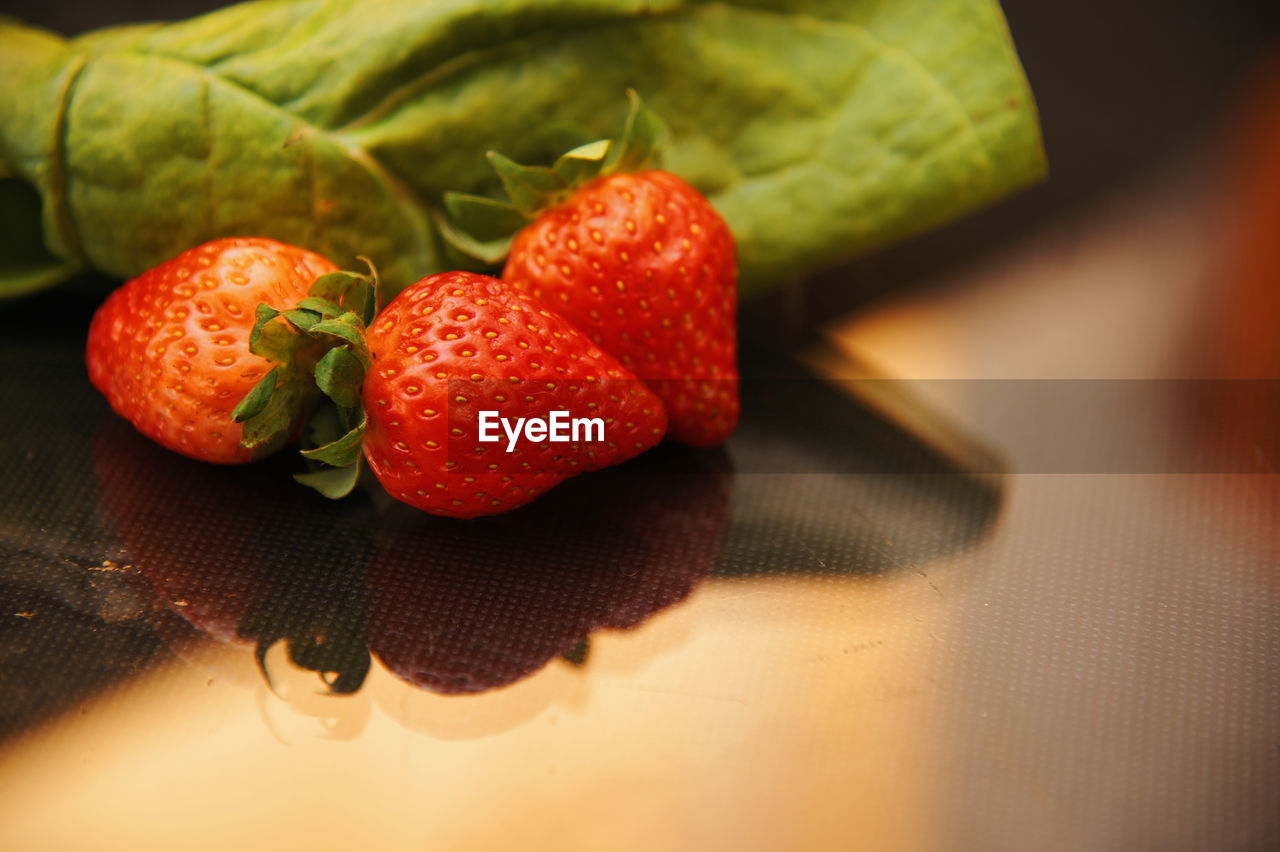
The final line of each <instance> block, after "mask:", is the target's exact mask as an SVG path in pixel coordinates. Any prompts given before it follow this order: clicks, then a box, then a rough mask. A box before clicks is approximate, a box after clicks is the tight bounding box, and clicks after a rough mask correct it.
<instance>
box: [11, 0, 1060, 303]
mask: <svg viewBox="0 0 1280 852" xmlns="http://www.w3.org/2000/svg"><path fill="white" fill-rule="evenodd" d="M0 80H2V81H4V82H3V83H2V84H0V85H3V86H4V97H3V98H0V161H3V162H4V163H7V164H8V167H9V169H10V170H11V171H12V172H13V173H14V174H15V175H17V176H18V177H21V178H22V179H24V180H26V181H27V182H29V183H31V184H33V185H34V186H36V187H37V189H38V190H39V192H40V196H41V198H42V200H43V204H42V206H41V210H40V216H41V221H42V224H43V234H44V243H45V245H46V246H47V248H48V250H49V252H50V253H51V255H52V256H53V257H54V258H56V259H60V260H61V259H65V260H67V261H68V262H69V266H75V265H81V264H88V265H91V266H94V267H96V268H99V269H101V270H104V271H106V272H108V273H111V274H113V275H119V276H127V275H133V274H136V273H138V272H140V271H141V270H142V269H144V268H146V267H148V266H151V265H153V264H155V263H157V262H159V261H161V260H163V259H165V258H168V257H171V256H173V255H175V254H177V253H178V252H179V251H181V250H183V249H185V248H187V247H189V246H191V245H194V244H196V243H199V242H201V241H203V240H205V239H208V238H212V237H214V236H217V235H224V234H231V233H238V234H243V233H254V234H262V235H264V236H273V237H277V238H279V239H284V240H287V241H290V242H295V243H300V244H302V245H305V246H308V247H310V248H313V249H316V250H318V251H320V252H322V253H325V254H327V255H330V256H331V257H332V258H333V259H334V260H335V261H337V262H339V263H340V264H341V265H344V266H352V265H354V263H355V255H356V254H357V253H361V254H365V255H367V256H369V257H371V258H372V259H373V260H374V262H375V263H377V265H378V267H379V269H380V270H383V271H384V273H385V278H386V280H387V281H388V283H389V284H390V285H391V286H392V287H393V288H398V287H403V286H404V285H406V284H408V283H410V282H412V281H414V280H416V279H417V278H419V277H421V276H422V275H424V274H426V273H429V272H433V271H436V270H438V269H439V268H440V265H441V264H442V263H443V262H444V261H442V256H441V249H440V245H439V242H438V236H437V234H436V232H435V225H434V223H433V221H432V215H431V213H432V211H433V209H435V208H436V207H437V206H438V205H439V203H440V198H441V195H442V193H443V192H444V191H445V190H450V189H453V190H460V191H466V192H479V193H481V194H487V193H489V192H491V191H492V190H494V189H496V187H495V186H494V185H493V178H492V173H491V172H490V170H489V168H488V164H487V163H486V161H485V157H484V154H485V152H486V151H488V150H490V149H496V150H500V151H501V152H502V153H503V154H506V155H507V156H510V157H512V158H514V159H516V160H518V161H520V162H538V161H542V160H545V159H546V157H547V154H548V152H547V151H545V150H543V148H544V147H545V145H546V142H547V140H548V139H550V138H552V137H554V136H556V135H560V136H563V135H564V134H563V133H559V134H557V133H553V132H551V129H550V128H551V126H554V127H555V128H561V129H563V128H567V127H571V128H575V134H576V135H580V134H579V131H585V135H586V137H587V138H600V137H606V136H610V135H613V134H615V133H616V132H617V128H618V127H619V126H620V122H621V120H622V117H623V114H624V112H625V110H626V100H625V98H624V97H623V93H624V91H625V90H626V89H627V88H628V87H635V88H636V89H637V90H638V91H639V92H640V93H641V94H642V95H643V96H644V98H645V100H646V102H647V103H648V104H649V105H650V106H652V107H653V108H654V110H655V111H656V112H657V113H658V114H659V115H661V116H663V118H664V119H665V120H666V121H667V123H668V124H669V125H670V129H671V140H672V142H671V146H670V148H669V149H668V150H667V152H666V157H665V160H666V163H667V166H668V167H669V168H671V169H672V170H673V171H676V172H677V173H680V174H682V175H684V176H685V177H686V178H688V179H690V180H691V181H692V182H693V183H694V184H695V185H697V186H699V187H700V188H701V189H703V190H704V191H706V192H708V193H709V194H710V195H711V197H712V199H713V201H714V202H715V204H716V206H717V207H718V208H719V209H720V210H721V211H722V212H723V213H724V214H725V216H726V218H728V220H729V223H730V225H731V226H732V227H733V229H734V232H735V233H736V234H737V236H738V238H739V241H740V247H741V266H742V275H743V284H744V287H745V288H751V287H757V286H763V285H767V284H771V283H776V282H777V281H779V280H780V279H783V278H787V277H792V276H795V275H798V274H802V273H804V272H806V271H809V270H812V269H814V268H815V267H817V266H820V265H823V264H827V263H830V262H832V261H835V260H837V259H839V258H841V257H843V256H845V255H846V254H848V253H850V252H853V251H857V250H859V249H863V248H866V247H868V246H871V245H874V244H876V243H879V242H882V241H884V240H887V239H890V238H893V237H897V236H901V235H903V234H906V233H909V232H912V231H915V230H919V229H921V228H924V227H927V226H929V225H932V224H935V223H938V222H941V221H944V220H946V219H949V218H952V217H954V216H957V215H959V214H961V213H963V212H965V211H967V210H969V209H971V208H973V207H975V206H977V205H980V204H982V203H985V202H988V201H991V200H993V199H995V198H997V197H999V196H1001V195H1004V194H1005V193H1007V192H1010V191H1012V190H1014V189H1016V188H1018V187H1021V186H1023V185H1025V184H1027V183H1028V182H1030V181H1032V180H1034V179H1036V178H1037V177H1039V176H1040V175H1041V174H1042V172H1043V168H1044V165H1043V155H1042V152H1041V149H1040V144H1039V134H1038V128H1037V124H1036V119H1035V113H1034V107H1033V105H1032V103H1031V100H1030V93H1029V91H1028V90H1027V86H1026V82H1025V80H1024V78H1023V76H1022V72H1021V69H1020V68H1019V66H1018V62H1017V58H1016V56H1015V55H1014V52H1013V48H1012V45H1011V44H1010V42H1009V38H1008V33H1007V31H1006V29H1005V27H1004V22H1003V20H1002V19H1001V16H1000V12H999V9H998V7H997V6H996V5H995V3H994V2H992V0H896V2H892V3H888V2H873V3H857V4H854V3H848V2H835V0H742V2H740V3H738V4H733V5H727V4H708V5H704V4H697V3H693V2H691V0H690V1H686V0H657V2H647V0H646V2H641V0H617V2H604V0H599V2H568V0H504V2H488V0H460V2H452V3H420V2H417V0H388V2H386V3H382V4H379V5H378V7H377V13H376V14H374V13H371V12H370V10H369V7H368V6H362V5H360V4H357V3H356V2H354V0H336V2H329V3H315V2H310V0H284V2H271V3H266V2H263V3H245V4H241V5H238V6H233V7H230V8H227V9H224V10H221V11H218V12H214V13H212V14H209V15H206V16H203V17H200V18H195V19H193V20H190V21H186V22H183V23H178V24H171V25H165V26H138V27H125V28H117V29H113V30H106V31H102V32H99V33H95V34H90V35H89V36H85V37H82V38H79V39H75V40H72V41H65V40H63V39H60V38H57V37H55V36H52V35H49V34H47V33H43V32H40V31H36V30H32V29H29V28H26V27H23V26H21V25H19V24H16V23H14V22H5V21H0ZM544 131H545V132H544ZM26 215H28V216H33V215H34V209H31V210H28V211H27V212H26ZM21 260H22V258H19V257H15V256H11V255H10V254H8V253H6V254H5V255H3V256H0V294H5V293H16V292H19V291H20V290H21V289H23V288H24V287H26V288H30V287H32V286H37V285H38V284H39V283H43V281H44V280H45V279H43V278H41V279H32V278H31V277H30V273H28V272H24V271H23V269H22V268H20V267H21V263H20V261H21ZM33 281H34V282H35V283H33Z"/></svg>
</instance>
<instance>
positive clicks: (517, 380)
mask: <svg viewBox="0 0 1280 852" xmlns="http://www.w3.org/2000/svg"><path fill="white" fill-rule="evenodd" d="M335 269H336V267H334V266H333V264H332V263H330V262H329V261H327V260H325V259H324V258H321V257H319V256H318V255H315V254H313V253H311V252H307V251H305V250H303V249H299V248H296V247H292V246H286V245H284V244H281V243H277V242H274V241H270V240H265V239H259V238H240V239H228V240H219V241H215V242H214V243H209V244H206V245H205V246H201V247H198V248H196V249H192V250H190V251H189V252H185V253H184V254H183V255H180V256H179V257H177V258H175V259H174V260H172V261H169V262H167V263H165V264H161V265H160V266H158V267H156V268H155V269H152V270H150V271H148V272H147V273H144V274H143V275H142V276H139V277H138V278H136V279H134V280H132V281H130V282H128V283H127V284H126V285H124V286H123V287H122V288H120V290H118V291H117V292H116V293H114V294H113V295H112V296H111V297H109V298H108V300H107V301H106V302H105V303H104V305H103V306H102V308H101V309H100V310H99V312H98V315H97V316H95V318H94V322H93V325H92V327H91V330H90V335H89V343H88V349H87V362H88V365H89V371H90V376H91V378H92V380H93V382H94V384H95V386H97V387H98V389H99V390H101V391H102V392H103V393H104V395H106V397H107V398H108V400H109V401H110V402H111V404H112V407H113V408H114V409H115V410H116V411H117V412H119V413H120V414H122V415H124V416H126V417H127V418H129V419H130V420H131V421H132V422H133V423H134V425H135V426H137V427H138V428H139V429H140V430H141V431H142V432H143V433H144V434H147V435H148V436H149V437H151V438H152V439H154V440H156V441H158V442H159V443H161V444H163V445H165V446H167V447H169V448H171V449H174V450H177V451H178V452H182V453H184V454H186V455H188V456H191V457H194V458H199V459H205V460H209V461H215V462H241V461H247V460H249V459H251V458H254V457H256V456H257V455H260V454H261V453H262V452H265V451H269V450H271V449H274V448H275V446H277V445H278V442H277V441H263V440H258V441H251V440H247V436H248V434H249V432H250V429H249V428H248V426H249V424H246V425H245V426H244V427H242V426H241V425H240V423H239V422H237V421H244V420H246V419H247V418H246V417H245V416H244V415H245V414H246V413H252V414H253V415H256V416H257V417H259V418H262V417H265V416H267V414H269V413H270V412H266V413H260V412H261V411H262V408H263V406H265V405H266V404H267V403H266V401H265V397H264V401H263V403H262V404H261V405H258V406H252V407H253V408H254V410H253V412H246V411H245V408H246V406H245V405H244V403H245V402H246V401H248V397H250V396H251V395H252V394H253V392H254V389H255V386H262V385H264V384H265V385H267V386H268V387H267V390H268V392H270V391H273V390H274V391H275V393H276V397H275V398H276V400H277V401H278V402H279V401H280V400H283V402H280V403H279V406H278V407H283V409H284V411H285V415H284V422H286V423H287V424H288V425H289V428H288V429H287V430H281V429H276V430H275V432H274V433H273V434H282V433H283V432H288V433H289V434H296V432H297V429H298V425H297V421H298V420H299V419H300V418H301V416H302V412H303V411H304V410H313V408H309V407H308V406H309V402H308V396H307V394H306V393H302V392H300V393H297V394H287V393H284V391H283V390H281V388H283V387H284V386H285V380H286V378H287V377H288V376H287V374H288V371H289V370H291V369H293V368H294V367H295V366H296V365H295V364H293V363H286V364H284V365H283V366H284V367H285V369H286V372H285V373H281V374H280V375H279V377H278V378H277V377H274V376H272V375H270V374H268V371H269V370H271V371H272V373H276V372H278V368H279V367H280V366H281V365H279V364H277V365H276V367H277V369H275V370H273V369H272V367H273V365H272V363H271V361H272V359H271V358H270V357H267V358H264V357H262V356H261V355H259V354H255V353H259V352H268V354H270V353H269V351H268V350H269V348H270V347H269V345H268V344H269V341H268V340H267V338H268V337H269V336H270V335H269V334H267V333H266V332H264V329H266V331H270V325H269V323H270V322H271V321H275V322H276V323H277V324H278V323H279V320H278V319H277V317H280V316H283V317H284V318H285V319H287V320H289V321H290V322H292V323H294V325H295V326H306V329H305V330H306V331H307V332H308V333H309V334H310V338H309V339H316V338H319V337H325V336H327V338H328V339H329V340H330V344H329V346H328V354H327V355H326V356H325V357H323V358H318V356H316V355H315V347H310V348H307V347H298V346H294V347H292V348H290V347H288V346H285V347H284V348H283V349H282V350H281V351H283V352H285V353H286V354H285V355H281V356H279V357H278V358H277V359H276V360H279V361H281V362H285V361H290V362H293V361H306V370H304V371H303V372H306V373H307V375H308V380H309V381H308V384H311V385H314V384H318V385H320V388H321V390H323V391H324V393H325V394H327V395H328V396H330V397H332V398H333V399H334V400H335V401H336V402H337V403H338V406H337V408H338V410H339V411H340V412H343V413H342V414H341V415H340V417H339V419H340V420H341V421H342V423H341V428H339V429H337V431H336V432H334V434H333V435H331V436H330V439H329V440H328V442H327V443H326V444H325V446H324V447H323V448H322V450H321V451H318V452H317V456H318V458H319V459H320V461H321V462H323V463H324V464H322V465H321V466H322V467H326V468H327V467H331V466H332V467H346V466H347V465H346V464H343V461H339V460H338V459H341V460H346V459H350V460H351V461H355V460H358V459H359V457H360V456H363V458H364V459H365V461H367V463H368V465H369V467H370V468H371V469H372V471H373V473H374V474H375V475H376V476H377V478H378V479H379V481H380V482H381V483H382V485H383V487H385V488H386V489H387V491H388V492H389V493H391V494H392V495H393V496H395V497H396V498H398V499H400V500H403V501H404V502H406V503H409V504H410V505H413V506H416V507H418V508H420V509H423V510H424V511H427V512H430V513H432V514H438V515H446V516H453V517H463V518H469V517H476V516H479V515H486V514H493V513H497V512H502V511H506V510H509V509H512V508H515V507H517V506H520V505H523V504H525V503H527V502H529V501H530V500H532V499H534V498H535V497H536V496H537V495H539V494H541V493H542V492H544V491H546V490H547V489H548V488H550V487H552V486H554V485H555V484H557V483H558V482H560V481H562V480H563V479H565V478H567V477H569V476H572V475H574V474H576V473H579V472H581V471H584V470H595V469H600V468H603V467H607V466H610V465H613V464H617V463H620V462H622V461H625V460H627V459H629V458H632V457H633V456H635V455H638V454H639V453H641V452H643V451H645V450H647V449H649V448H650V447H652V446H654V445H655V444H657V443H658V442H659V441H660V440H662V438H663V437H664V436H669V437H671V438H672V439H674V440H677V441H680V442H683V443H687V444H692V445H696V446H712V445H716V444H719V443H720V442H722V441H723V440H724V439H725V438H727V437H728V435H729V433H730V432H731V431H732V430H733V428H734V426H735V425H736V422H737V418H738V409H739V402H738V388H737V380H738V376H737V367H736V279H737V266H736V258H735V250H734V242H733V238H732V235H731V233H730V231H729V228H728V226H727V225H726V224H725V222H724V220H723V219H722V218H721V217H720V216H719V214H718V213H716V211H715V210H714V209H713V208H712V207H711V205H710V203H709V202H708V201H707V200H706V199H705V198H704V197H703V196H702V195H701V194H700V193H698V192H697V191H696V190H695V189H694V188H693V187H691V186H690V185H689V184H687V183H686V182H684V181H683V180H681V179H680V178H678V177H676V176H675V175H672V174H671V173H669V172H665V171H661V170H656V169H650V170H646V171H640V172H624V173H615V174H610V175H607V176H604V177H598V178H596V179H594V180H592V181H590V182H588V183H586V184H584V185H582V186H580V187H578V188H577V189H575V190H574V192H573V193H572V195H571V196H570V197H569V198H568V199H567V200H565V201H563V202H562V203H559V204H556V205H554V206H552V207H549V208H548V209H546V210H544V211H542V212H541V213H539V214H538V215H537V217H536V218H535V220H534V221H533V222H532V223H531V224H529V225H528V226H526V227H525V228H523V229H522V230H520V231H519V232H518V233H517V234H516V235H515V237H514V239H513V240H512V243H511V246H510V251H509V254H508V257H507V261H506V265H505V268H504V270H503V273H502V280H501V281H499V280H497V279H494V278H490V277H487V276H483V275H477V274H473V273H467V272H447V273H441V274H437V275H433V276H429V277H427V278H424V279H423V280H421V281H419V282H418V283H417V284H414V285H412V286H410V287H409V288H407V289H406V290H404V291H403V292H401V293H400V294H399V295H398V296H397V297H396V298H395V299H394V300H392V301H391V303H390V304H389V305H387V306H386V308H385V309H383V310H382V311H381V312H379V313H377V316H376V318H373V317H372V315H369V316H367V317H366V319H367V320H371V322H369V324H368V326H367V328H366V327H365V326H364V325H363V324H362V323H359V322H355V323H352V324H349V325H347V326H343V325H342V324H341V323H340V322H339V321H338V318H337V317H336V316H334V315H333V314H336V313H337V311H338V310H340V309H335V311H334V312H333V314H331V313H326V312H325V310H324V309H323V308H315V307H314V305H312V306H310V307H311V309H312V310H313V312H312V313H305V312H303V313H300V312H299V311H297V310H295V311H289V310H288V309H289V308H290V307H292V306H293V305H294V304H298V305H300V306H305V305H306V303H307V301H308V300H310V301H312V302H315V301H316V299H315V296H314V293H315V289H314V287H313V282H317V279H318V278H323V277H325V275H326V273H332V272H334V271H335ZM308 297H309V299H308ZM300 299H301V301H299V300H300ZM321 304H327V303H323V302H322V303H321ZM264 311H265V312H266V313H265V314H264ZM350 315H351V314H349V313H348V314H344V316H350ZM316 329H319V330H321V331H323V332H324V334H316V333H315V330H316ZM292 330H293V331H295V332H297V331H298V330H299V329H298V328H293V329H292ZM335 343H336V345H334V344H335ZM264 347H265V348H264ZM334 350H338V351H336V352H335V351H334ZM352 352H354V353H355V354H354V355H352V354H351V353H352ZM332 355H341V356H343V357H342V358H336V357H329V356H332ZM357 356H358V357H357ZM317 360H319V361H320V362H321V363H320V364H319V366H317ZM357 362H359V363H357ZM347 365H349V369H348V367H347ZM352 372H353V373H354V375H356V376H357V377H358V384H356V385H355V386H354V387H353V386H352V384H351V382H350V381H348V382H346V383H345V385H344V383H343V382H342V381H341V380H340V379H341V377H342V376H343V375H344V374H345V373H352ZM264 374H268V375H267V378H266V379H265V380H264V378H263V376H264ZM335 377H337V378H335ZM267 396H269V393H268V394H267ZM554 412H567V413H568V414H569V415H572V416H574V417H575V418H576V417H579V416H581V417H582V418H584V419H586V420H589V421H593V422H597V423H599V424H601V425H602V426H603V428H602V429H601V430H600V433H597V434H596V435H595V436H588V437H593V438H594V439H588V438H581V437H579V438H578V440H574V441H571V442H570V443H568V444H567V445H558V444H556V443H555V442H553V441H542V442H536V443H531V442H527V441H526V442H522V443H520V444H519V445H515V444H514V443H513V445H512V446H511V447H509V448H508V449H511V450H513V451H511V452H504V451H503V448H501V447H499V446H496V445H493V444H489V443H485V442H484V441H483V438H482V436H481V434H480V430H479V428H478V424H479V422H480V420H481V416H482V415H486V416H495V417H498V418H501V419H503V420H504V421H517V422H518V421H520V420H521V419H524V420H533V419H536V418H542V419H544V420H545V418H546V417H547V416H548V415H549V414H553V413H554ZM348 421H351V422H348ZM356 421H358V423H357V422H356ZM250 422H252V421H250ZM353 424H354V425H353ZM575 437H577V436H575ZM314 443H318V442H314V441H313V444H314ZM335 447H336V449H334V448H335ZM326 453H327V454H326ZM305 454H306V453H304V455H305ZM344 454H345V455H344ZM328 473H330V471H328V470H325V471H320V472H319V473H318V474H316V475H317V476H321V477H323V476H326V475H328ZM351 481H354V480H353V479H352V480H351ZM322 490H323V489H322Z"/></svg>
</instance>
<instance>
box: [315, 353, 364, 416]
mask: <svg viewBox="0 0 1280 852" xmlns="http://www.w3.org/2000/svg"><path fill="white" fill-rule="evenodd" d="M364 370H365V366H364V364H362V363H360V359H359V358H357V357H356V356H355V355H354V354H352V352H351V351H350V350H348V349H330V350H329V351H328V352H326V353H324V356H323V357H322V358H321V359H320V360H319V361H317V362H316V386H317V387H318V388H320V390H322V391H324V395H325V396H327V397H329V399H331V400H333V401H334V402H336V403H337V404H338V405H340V406H342V407H343V408H355V407H356V406H357V405H359V404H360V385H361V383H362V382H363V381H364Z"/></svg>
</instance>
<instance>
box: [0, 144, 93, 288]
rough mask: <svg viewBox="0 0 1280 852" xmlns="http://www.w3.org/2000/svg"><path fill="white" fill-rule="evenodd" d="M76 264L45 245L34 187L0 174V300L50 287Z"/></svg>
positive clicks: (38, 203)
mask: <svg viewBox="0 0 1280 852" xmlns="http://www.w3.org/2000/svg"><path fill="white" fill-rule="evenodd" d="M0 165H3V164H0ZM79 268H80V267H79V266H78V264H76V263H75V262H73V261H70V260H66V259H62V258H57V257H54V256H53V255H51V254H50V253H49V251H48V250H47V249H46V248H45V247H44V239H43V237H42V235H41V233H40V195H39V194H38V193H37V192H36V191H35V189H33V188H32V187H31V186H30V185H29V184H27V183H24V182H23V181H20V180H12V179H8V178H3V177H0V300H2V299H8V298H13V297H17V296H23V295H25V294H27V293H34V292H37V291H40V290H43V289H45V288H47V287H51V286H53V285H54V284H57V283H59V282H61V281H64V280H66V279H67V278H69V277H71V276H72V275H74V274H75V273H76V272H77V271H79Z"/></svg>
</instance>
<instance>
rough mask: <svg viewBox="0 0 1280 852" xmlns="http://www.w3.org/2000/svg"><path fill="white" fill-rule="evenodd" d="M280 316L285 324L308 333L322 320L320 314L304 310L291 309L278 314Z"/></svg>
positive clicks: (322, 317)
mask: <svg viewBox="0 0 1280 852" xmlns="http://www.w3.org/2000/svg"><path fill="white" fill-rule="evenodd" d="M280 316H282V317H284V318H285V321H286V322H288V323H289V324H290V325H292V326H293V327H294V328H296V329H298V330H299V331H310V330H311V327H312V326H313V325H315V324H316V323H318V322H320V320H322V319H324V316H323V315H322V314H321V313H320V312H318V311H310V310H307V309H305V308H293V309H292V310H288V311H285V312H284V313H282V314H280Z"/></svg>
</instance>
